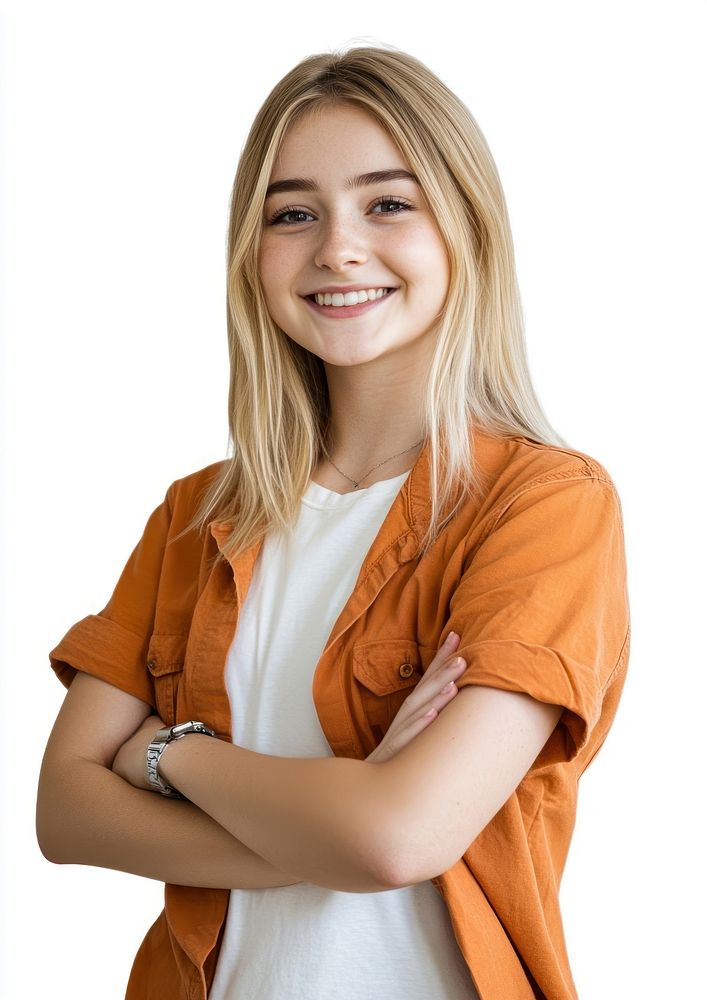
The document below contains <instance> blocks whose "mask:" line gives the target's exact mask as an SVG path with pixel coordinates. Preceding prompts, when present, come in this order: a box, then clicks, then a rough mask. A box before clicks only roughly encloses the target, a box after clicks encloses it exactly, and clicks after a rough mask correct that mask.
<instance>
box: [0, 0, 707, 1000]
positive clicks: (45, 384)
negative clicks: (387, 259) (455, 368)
mask: <svg viewBox="0 0 707 1000" xmlns="http://www.w3.org/2000/svg"><path fill="white" fill-rule="evenodd" d="M239 8H240V9H239ZM244 8H245V12H243V11H244ZM704 29H705V5H704V4H703V3H689V2H684V0H671V2H670V3H668V2H664V3H660V4H659V3H651V2H642V3H633V2H621V0H613V2H596V0H595V2H594V3H592V4H588V3H582V4H580V3H573V2H533V3H526V2H517V3H513V2H499V0H494V2H490V0H489V2H486V3H478V2H469V0H467V2H466V3H465V4H464V5H458V4H456V3H455V4H453V3H451V2H449V0H436V2H435V3H434V4H433V5H431V7H429V8H424V9H419V10H417V11H416V10H415V8H414V6H413V5H411V4H410V3H409V2H405V3H400V2H390V3H387V4H381V3H380V2H376V3H368V2H365V0H361V2H359V3H357V4H355V5H351V4H347V5H341V6H336V5H332V4H329V3H326V4H325V3H309V4H304V5H302V4H287V5H282V6H277V5H275V6H273V4H246V5H237V4H236V3H230V4H227V3H214V2H211V3H209V2H201V3H198V4H197V3H192V4H186V3H175V2H169V3H168V2H163V0H160V2H145V0H141V2H139V3H138V2H135V0H130V2H125V0H123V2H121V3H120V4H118V3H106V2H98V3H96V2H88V0H87V2H84V3H79V2H76V0H63V2H61V3H50V2H45V3H39V2H31V0H30V2H19V0H18V2H16V3H12V4H9V5H8V4H5V6H4V15H3V21H2V24H0V30H2V33H3V38H4V51H3V52H2V73H3V79H2V92H3V102H4V107H3V122H2V128H3V153H2V155H3V162H2V195H3V198H2V210H3V213H4V224H3V249H2V253H3V261H2V263H3V265H4V268H3V270H4V315H3V319H4V323H3V325H4V327H5V329H6V331H7V332H8V335H7V337H6V338H5V339H4V340H3V347H2V350H3V356H2V358H0V361H1V362H2V377H3V384H2V399H3V406H4V420H3V434H4V439H3V442H2V444H3V447H2V459H3V466H2V471H3V483H2V515H3V537H2V552H3V558H2V563H3V569H4V578H3V588H4V591H3V594H4V623H3V625H2V629H1V633H0V634H1V639H2V646H3V648H2V675H1V676H2V689H1V692H0V693H1V695H2V710H3V720H2V727H1V729H0V738H1V740H2V742H1V744H0V762H1V763H2V772H3V775H2V776H3V786H2V799H1V802H2V810H3V834H2V844H3V848H2V850H3V873H2V878H3V890H2V906H3V927H2V939H3V948H4V953H3V955H2V961H1V962H0V976H2V982H1V983H0V993H2V995H3V996H4V997H8V998H11V1000H14V998H19V997H39V996H49V995H51V996H52V997H53V998H55V1000H64V998H68V997H71V998H72V1000H81V998H86V1000H88V998H90V1000H96V998H99V997H100V1000H113V998H116V1000H118V998H122V997H123V993H124V989H125V983H126V981H127V977H128V973H129V969H130V966H131V963H132V959H133V956H134V954H135V952H136V950H137V948H138V946H139V944H140V942H141V940H142V938H143V936H144V934H145V933H146V931H147V929H148V927H149V926H150V924H151V923H152V922H153V921H154V919H155V918H156V917H157V915H158V913H159V911H160V910H161V908H162V886H161V884H159V883H157V882H154V881H151V880H148V879H142V878H138V877H136V876H132V875H126V874H122V873H118V872H113V871H107V870H102V869H97V868H89V867H82V866H55V865H51V864H50V863H49V862H47V861H45V859H44V858H43V857H42V855H41V853H40V851H39V849H38V847H37V844H36V840H35V833H34V804H35V794H36V782H37V776H38V771H39V766H40V762H41V756H42V753H43V750H44V745H45V743H46V739H47V736H48V733H49V730H50V728H51V725H52V723H53V721H54V718H55V717H56V713H57V711H58V710H59V707H60V704H61V701H62V698H63V695H64V689H63V687H62V686H61V684H60V683H59V681H58V680H57V679H56V678H55V677H54V675H53V673H52V672H51V670H50V668H49V664H48V658H47V654H48V652H49V650H50V649H51V648H52V647H53V646H54V645H55V644H56V643H57V642H58V641H59V639H60V638H61V637H62V636H63V635H64V633H65V632H66V631H67V629H68V628H69V626H70V625H72V624H73V623H74V622H75V621H77V620H79V619H80V618H83V617H84V616H85V615H87V614H91V613H96V612H97V611H98V610H100V609H101V608H102V607H103V606H104V605H105V603H106V602H107V600H108V597H109V596H110V593H111V591H112V589H113V586H114V584H115V582H116V581H117V578H118V575H119V573H120V570H121V569H122V567H123V564H124V563H125V560H126V559H127V557H128V555H129V554H130V552H131V550H132V548H133V546H134V545H135V543H136V542H137V540H138V538H139V536H140V534H141V532H142V529H143V526H144V523H145V521H146V520H147V516H148V515H149V513H150V512H151V511H152V510H153V508H154V507H155V506H156V505H157V504H158V503H159V502H160V501H161V500H162V498H163V496H164V493H165V490H166V488H167V487H168V486H169V484H170V483H171V482H172V481H173V480H174V479H177V478H179V477H181V476H184V475H187V474H188V473H190V472H192V471H194V470H196V469H198V468H201V467H203V466H205V465H207V464H209V463H210V462H213V461H217V460H219V459H221V458H224V457H225V456H226V451H227V423H226V403H227V398H226V397H227V380H228V356H227V349H226V334H225V318H224V316H225V313H224V297H225V282H224V259H225V240H226V224H227V205H228V197H229V193H230V185H231V181H232V178H233V174H234V172H235V167H236V163H237V159H238V156H239V152H240V149H241V146H242V143H243V141H244V139H245V136H246V132H247V129H248V127H249V126H250V123H251V121H252V118H253V116H254V114H255V112H256V111H257V109H258V107H259V106H260V104H261V102H262V101H263V100H264V98H265V97H266V95H267V93H268V92H269V90H270V89H271V87H272V86H273V85H274V84H275V83H276V82H277V81H278V80H279V79H280V77H281V76H282V75H283V74H284V73H285V72H286V71H287V70H289V69H290V68H291V67H292V66H293V65H294V64H295V63H296V62H297V61H299V59H301V58H302V57H304V56H306V55H309V54H311V53H313V52H319V51H325V50H331V49H333V48H335V47H338V46H343V45H345V44H346V43H347V42H352V41H354V40H358V41H359V42H360V41H368V42H369V43H373V44H375V43H376V42H384V43H388V44H392V45H395V46H397V47H399V48H402V49H404V50H406V51H409V52H411V53H412V54H413V55H416V56H417V57H418V58H420V59H422V61H423V62H425V63H426V64H427V65H428V66H429V67H430V68H431V69H432V70H434V71H435V72H437V73H438V75H440V76H441V77H442V79H443V80H444V81H445V82H446V83H447V84H448V85H449V86H450V87H451V88H452V89H453V90H455V91H456V92H457V93H458V94H459V95H460V97H461V98H462V99H463V100H464V101H465V103H466V104H467V105H468V106H469V108H470V109H471V111H472V113H473V114H474V116H475V117H476V118H477V121H478V122H479V124H480V126H481V128H482V130H483V132H484V134H485V135H486V138H487V139H488V142H489V144H490V147H491V149H492V151H493V154H494V157H495V159H496V161H497V164H498V168H499V171H500V174H501V178H502V182H503V185H504V189H505V193H506V197H507V200H508V205H509V210H510V215H511V221H512V225H513V233H514V239H515V248H516V255H517V263H518V272H519V279H520V284H521V290H522V295H523V305H524V311H525V316H526V323H527V339H528V350H529V354H530V360H531V368H532V374H533V377H534V379H535V383H536V386H537V388H538V392H539V395H540V398H541V400H542V402H543V404H544V406H545V409H546V412H547V413H548V416H549V418H550V420H551V422H552V423H554V425H555V426H556V427H557V428H558V430H559V431H560V433H562V434H563V435H564V436H565V437H566V438H567V440H568V441H569V442H570V444H571V445H573V446H574V447H576V448H578V449H579V450H581V451H584V452H587V453H589V454H591V455H593V456H594V457H595V458H597V459H598V460H599V461H601V462H602V463H603V464H604V465H605V466H606V467H607V469H608V470H609V472H610V474H611V475H612V476H613V478H614V481H615V483H616V485H617V487H618V489H619V493H620V496H621V499H622V503H623V512H624V521H625V529H626V543H627V554H628V562H629V590H630V597H631V608H632V625H633V644H632V653H631V660H630V666H629V675H628V679H627V682H626V686H625V688H624V695H623V699H622V702H621V705H620V707H619V711H618V714H617V717H616V720H615V723H614V727H613V729H612V731H611V732H610V734H609V737H608V739H607V741H606V743H605V745H604V747H603V749H602V751H601V752H600V754H599V756H598V757H597V758H596V759H595V760H594V762H593V763H592V765H591V767H590V769H589V770H588V771H587V773H586V774H585V775H584V777H583V778H582V781H581V785H580V804H579V812H578V817H577V825H576V828H575V834H574V839H573V843H572V847H571V851H570V857H569V860H568V863H567V867H566V870H565V874H564V880H563V884H562V892H561V900H562V906H563V913H564V919H565V930H566V937H567V947H568V951H569V955H570V960H571V964H572V968H573V972H574V975H575V979H576V983H577V987H578V990H579V995H580V997H581V998H582V1000H625V998H628V997H631V998H633V997H640V998H642V1000H652V998H656V1000H657V998H661V1000H663V998H666V997H671V998H672V997H688V996H695V995H697V993H699V992H700V991H701V989H703V988H704V985H703V984H704V972H703V968H702V961H701V958H702V951H703V942H704V936H705V926H704V921H703V919H702V911H703V898H702V897H703V895H704V891H705V881H704V865H703V861H702V856H703V853H704V848H703V847H700V846H699V845H700V844H703V843H704V842H703V840H702V835H703V833H704V829H703V828H701V825H700V821H699V816H700V813H699V809H700V807H701V805H702V800H703V797H704V781H703V773H704V772H703V768H701V767H700V768H699V771H698V767H699V765H700V757H701V755H702V752H703V740H702V730H703V726H704V710H703V708H702V705H703V701H704V695H705V690H704V682H703V675H704V668H705V653H704V643H703V641H702V639H703V621H704V606H705V596H707V595H706V594H705V588H704V585H703V574H702V568H703V563H704V558H705V547H704V524H705V515H704V506H703V505H704V490H703V489H702V487H703V483H704V471H703V461H704V412H703V405H704V381H705V368H704V360H703V356H702V360H701V357H700V352H701V350H702V347H703V341H704V339H705V333H706V328H705V326H706V325H705V313H704V294H705V253H704V233H705V223H706V222H707V218H706V213H705V194H704V191H705V177H707V163H706V162H705V160H706V157H705V135H704V92H705V91H704V88H705V79H704V72H703V67H704V50H705V30H704ZM700 64H702V68H701V67H700ZM698 404H699V408H698ZM698 774H699V776H700V780H699V781H698Z"/></svg>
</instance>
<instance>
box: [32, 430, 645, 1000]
mask: <svg viewBox="0 0 707 1000" xmlns="http://www.w3.org/2000/svg"><path fill="white" fill-rule="evenodd" d="M474 446H475V448H476V453H477V456H478V458H479V462H480V465H481V467H482V469H483V470H484V472H485V473H486V474H487V480H486V482H487V485H486V486H485V487H484V493H483V498H482V500H481V501H480V502H479V501H478V500H476V501H474V502H467V503H466V504H465V505H464V506H463V507H462V508H461V510H460V512H459V513H458V514H457V515H456V516H455V517H454V518H453V519H452V521H451V522H450V523H449V524H448V525H447V526H446V527H445V529H444V530H443V532H442V534H441V535H440V536H439V538H438V539H437V541H436V543H435V545H434V546H433V548H432V549H431V550H430V551H429V552H428V553H427V555H426V556H425V557H424V558H422V559H420V558H419V557H418V556H417V555H416V550H417V546H418V543H419V541H420V539H421V538H422V535H423V533H424V530H425V528H426V527H427V524H428V522H429V515H430V500H429V472H428V469H427V461H428V456H429V445H428V444H426V445H425V447H424V448H423V450H422V451H421V453H420V455H419V456H418V458H417V460H416V462H415V465H414V466H413V468H412V470H411V473H410V475H409V476H408V478H407V479H406V481H405V482H404V484H403V486H402V488H401V490H400V492H399V494H398V495H397V497H396V499H395V501H394V502H393V504H392V506H391V508H390V510H389V512H388V514H387V515H386V517H385V519H384V521H383V523H382V525H381V528H380V530H379V532H378V534H377V536H376V538H375V540H374V542H373V544H372V546H371V548H370V550H369V552H368V554H367V556H366V558H365V559H364V562H363V565H362V566H361V569H360V572H359V574H358V579H357V582H356V585H355V587H354V590H353V592H352V593H351V595H350V596H349V598H348V600H347V602H346V604H345V606H344V608H343V609H342V611H341V614H340V615H339V618H338V619H337V621H336V623H335V625H334V628H333V629H332V632H331V635H330V636H329V639H328V641H327V643H326V646H325V648H324V651H323V652H322V655H321V657H320V659H319V661H318V662H317V664H316V665H315V669H314V673H313V682H312V693H313V698H314V704H315V706H316V710H317V714H318V717H319V721H320V723H321V726H322V730H323V732H324V734H325V736H326V738H327V741H328V743H329V745H330V746H331V749H332V751H333V753H334V754H335V755H336V756H339V757H353V758H358V759H365V758H366V757H367V756H368V754H369V753H370V752H371V751H372V750H373V749H374V747H375V746H376V745H377V744H378V743H379V742H380V740H381V738H382V736H383V734H384V733H385V731H386V729H387V727H388V726H389V725H390V722H391V721H392V719H393V718H394V717H395V715H396V713H397V711H398V709H399V708H400V706H401V705H402V703H403V701H404V700H405V698H406V697H407V695H408V694H409V692H410V688H411V687H413V686H414V685H415V684H416V683H417V682H418V680H419V679H420V677H421V676H422V674H423V672H424V671H425V669H426V668H427V666H428V665H429V664H430V662H431V661H432V659H433V658H434V656H435V653H436V651H437V648H438V646H439V644H440V642H441V641H442V639H443V638H444V637H445V636H446V635H447V634H448V633H449V632H450V631H451V630H454V631H456V632H458V633H459V635H460V642H459V646H458V649H457V652H458V654H459V655H460V656H463V657H464V658H465V659H466V661H467V669H466V671H465V672H464V674H462V675H461V676H460V678H459V679H458V681H457V682H456V683H457V686H458V687H459V688H461V687H463V686H464V685H465V684H482V685H487V686H490V687H496V688H503V689H505V690H509V691H520V692H525V693H527V694H529V695H531V696H532V697H533V698H536V699H538V700H539V701H543V702H547V703H551V704H556V705H562V706H563V707H564V711H563V713H562V716H561V718H560V721H559V722H558V724H557V726H556V728H555V730H554V731H553V733H552V734H551V736H550V738H549V739H548V741H547V743H546V744H545V746H544V748H543V750H542V751H541V753H540V754H539V756H538V758H537V759H536V761H535V762H534V764H533V765H532V767H531V768H530V770H529V771H528V773H527V774H526V776H525V777H524V778H523V780H522V781H521V782H520V784H519V785H518V787H517V788H516V790H515V791H514V793H513V794H512V795H511V797H510V798H509V799H508V801H507V802H506V803H505V804H504V805H503V806H502V808H501V809H500V810H499V811H498V813H497V814H496V815H495V816H494V818H493V819H492V820H491V822H490V823H489V824H488V825H487V826H486V828H485V829H484V830H483V831H482V832H481V833H480V834H479V836H478V837H477V838H476V839H475V840H474V841H473V842H472V843H471V844H470V845H469V847H468V849H467V850H466V851H465V853H464V855H463V856H462V858H460V860H459V861H458V862H457V863H456V864H455V865H453V866H452V867H451V868H450V869H449V870H448V871H446V872H444V873H442V874H440V875H439V876H437V877H436V878H434V879H433V880H432V881H433V883H434V885H435V886H436V888H437V889H438V891H439V892H440V893H441V895H442V898H443V899H444V902H445V904H446V906H447V909H448V912H449V917H450V921H451V924H452V928H453V931H454V934H455V937H456V940H457V943H458V945H459V948H460V949H461V952H462V954H463V956H464V958H465V960H466V962H467V965H468V966H469V969H470V972H471V975H472V976H473V979H474V982H475V984H476V986H477V990H478V992H479V995H480V997H481V1000H533V998H537V997H547V998H552V1000H571V998H576V996H577V993H576V989H575V986H574V983H573V979H572V973H571V970H570V965H569V960H568V956H567V952H566V948H565V940H564V933H563V927H562V918H561V913H560V907H559V899H558V891H559V885H560V879H561V876H562V872H563V868H564V864H565V860H566V857H567V851H568V848H569V843H570V839H571V836H572V830H573V826H574V822H575V814H576V799H577V782H578V779H579V776H580V775H581V774H582V772H583V771H584V770H585V768H586V767H587V765H588V764H589V763H590V762H591V760H592V758H593V757H594V755H595V754H596V753H597V751H598V750H599V748H600V747H601V745H602V743H603V742H604V739H605V738H606V735H607V732H608V730H609V728H610V726H611V723H612V721H613V719H614V716H615V714H616V709H617V705H618V701H619V697H620V694H621V690H622V687H623V684H624V680H625V677H626V669H627V664H628V650H629V639H630V621H629V604H628V593H627V584H626V561H625V549H624V534H623V522H622V514H621V504H620V500H619V497H618V494H617V492H616V489H615V487H614V484H613V482H612V480H611V478H610V477H609V474H608V473H607V471H606V470H605V469H604V468H603V466H602V465H600V464H599V463H598V462H597V461H595V460H594V459H593V458H591V457H590V456H588V455H585V454H583V453H581V452H577V451H573V450H570V449H564V448H559V447H555V446H551V445H544V444H538V443H535V442H533V441H530V440H529V439H527V438H524V437H520V436H516V437H497V436H492V435H489V434H487V433H485V432H483V431H481V430H479V429H475V430H474ZM220 465H221V463H215V464H213V465H210V466H208V467H206V468H205V469H201V470H199V471H197V472H195V473H193V474H192V475H189V476H186V477H185V478H183V479H179V480H177V481H175V482H174V483H172V485H171V486H170V487H169V489H168V490H167V493H166V496H165V499H164V501H163V502H162V503H161V504H160V505H159V506H158V507H157V508H156V509H155V510H154V511H153V513H152V514H151V515H150V518H149V520H148V522H147V525H146V527H145V530H144V533H143V535H142V538H141V539H140V541H139V543H138V545H137V546H136V548H135V549H134V551H133V553H132V554H131V556H130V558H129V559H128V562H127V564H126V566H125V568H124V570H123V572H122V574H121V576H120V579H119V581H118V583H117V585H116V588H115V590H114V592H113V595H112V597H111V599H110V601H109V602H108V605H107V606H106V607H105V608H104V609H103V610H102V611H101V612H100V613H99V614H98V615H89V616H88V617H87V618H84V619H82V620H81V621H79V622H77V623H76V624H75V625H74V626H73V627H72V628H70V629H69V631H68V632H67V634H66V635H65V636H64V638H63V639H62V640H61V642H60V643H59V644H58V646H56V647H55V648H54V649H53V650H52V651H51V653H50V654H49V656H50V663H51V666H52V667H53V669H54V670H55V671H56V673H57V675H58V677H59V678H60V679H61V681H62V682H63V683H64V684H65V685H66V686H67V687H68V685H69V684H70V683H71V680H72V678H73V676H74V674H75V671H76V670H83V671H86V672H88V673H90V674H94V675H95V676H97V677H100V678H101V679H102V680H104V681H107V682H108V683H110V684H113V685H115V686H116V687H118V688H121V689H122V690H124V691H127V692H129V693H130V694H133V695H134V696H135V697H137V698H140V699H142V700H143V701H145V702H148V703H149V704H151V705H152V706H153V707H154V708H155V709H156V711H157V712H158V713H159V714H160V716H161V717H162V718H163V719H164V720H165V722H167V723H168V724H172V723H174V722H181V721H184V720H186V719H201V720H202V721H204V722H206V723H207V724H208V725H209V726H211V727H213V728H214V729H215V730H216V732H217V734H218V736H219V737H220V738H221V739H224V740H230V739H231V717H230V705H229V700H228V695H227V692H226V687H225V680H224V665H225V661H226V655H227V652H228V649H229V646H230V644H231V641H232V639H233V636H234V632H235V629H236V627H237V624H238V612H239V608H240V607H242V605H243V601H244V600H245V595H246V591H247V589H248V585H249V583H250V580H251V577H252V573H253V568H254V564H255V561H256V559H257V556H258V554H259V552H260V548H261V546H262V541H261V542H260V543H258V544H256V545H254V546H252V547H251V548H250V549H249V550H248V551H246V552H244V553H242V554H241V555H240V556H239V557H238V558H236V559H234V560H233V561H232V562H229V561H227V560H226V559H225V558H224V557H223V556H222V555H221V553H220V548H219V546H220V545H221V544H223V542H224V540H225V538H226V536H227V533H228V529H227V526H225V525H224V524H223V523H220V522H218V521H212V522H211V523H210V526H209V527H210V530H209V531H208V532H204V533H202V534H201V535H199V534H198V533H197V532H194V531H192V532H189V533H187V534H185V535H184V536H183V537H181V538H178V537H176V536H178V535H179V533H180V532H181V531H182V530H183V529H184V527H185V525H186V524H187V522H188V520H189V519H190V517H191V516H192V515H193V513H194V511H195V509H196V505H197V503H198V502H199V500H200V497H201V496H202V495H203V491H204V489H205V487H206V485H207V484H208V482H209V481H210V480H211V478H212V477H213V476H214V475H215V474H216V473H217V471H218V469H219V467H220ZM433 724H434V723H433ZM459 766H460V767H463V766H464V761H460V762H459ZM228 900H229V890H228V889H226V888H224V889H203V888H195V887H186V886H177V885H167V886H165V908H164V910H163V911H162V913H161V914H160V916H159V917H158V918H157V920H156V921H155V923H154V924H153V926H152V927H151V928H150V929H149V931H148V933H147V936H146V937H145V940H144V941H143V943H142V945H141V947H140V949H139V951H138V954H137V956H136V958H135V962H134V964H133V969H132V972H131V975H130V981H129V984H128V992H127V995H126V1000H177V998H182V997H184V998H187V997H188V998H205V997H206V991H207V989H208V988H209V986H210V984H211V980H212V977H213V972H214V968H215V965H216V959H217V957H218V948H219V947H220V939H219V933H220V931H221V929H222V927H223V924H224V921H225V915H226V910H227V906H228Z"/></svg>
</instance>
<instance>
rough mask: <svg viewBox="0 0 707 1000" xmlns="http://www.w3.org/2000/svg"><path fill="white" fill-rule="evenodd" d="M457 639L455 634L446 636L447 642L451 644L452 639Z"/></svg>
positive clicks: (451, 633)
mask: <svg viewBox="0 0 707 1000" xmlns="http://www.w3.org/2000/svg"><path fill="white" fill-rule="evenodd" d="M458 638H459V637H458V635H457V633H456V632H450V633H449V635H448V636H447V642H451V641H452V639H458Z"/></svg>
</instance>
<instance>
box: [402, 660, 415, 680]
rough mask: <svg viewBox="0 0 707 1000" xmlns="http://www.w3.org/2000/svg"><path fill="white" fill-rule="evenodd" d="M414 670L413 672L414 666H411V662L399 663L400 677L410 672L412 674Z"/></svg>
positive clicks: (407, 675)
mask: <svg viewBox="0 0 707 1000" xmlns="http://www.w3.org/2000/svg"><path fill="white" fill-rule="evenodd" d="M414 672H415V668H414V667H413V665H412V663H401V664H400V670H399V673H400V676H401V677H409V676H410V674H412V673H414Z"/></svg>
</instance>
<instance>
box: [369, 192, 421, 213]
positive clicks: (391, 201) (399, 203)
mask: <svg viewBox="0 0 707 1000" xmlns="http://www.w3.org/2000/svg"><path fill="white" fill-rule="evenodd" d="M379 205H394V206H395V207H396V208H397V209H398V211H394V212H376V213H375V214H376V215H400V214H401V212H400V210H401V209H402V210H403V211H409V210H410V209H411V208H412V205H411V204H410V202H409V201H406V200H405V198H391V197H390V195H386V196H385V197H383V198H378V199H376V201H374V202H373V204H372V205H371V208H377V207H378V206H379Z"/></svg>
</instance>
